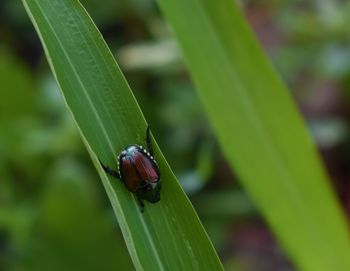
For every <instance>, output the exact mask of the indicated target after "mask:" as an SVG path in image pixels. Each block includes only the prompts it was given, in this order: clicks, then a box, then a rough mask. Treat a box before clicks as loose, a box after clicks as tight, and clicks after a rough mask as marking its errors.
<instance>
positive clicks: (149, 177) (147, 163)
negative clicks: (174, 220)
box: [100, 126, 162, 212]
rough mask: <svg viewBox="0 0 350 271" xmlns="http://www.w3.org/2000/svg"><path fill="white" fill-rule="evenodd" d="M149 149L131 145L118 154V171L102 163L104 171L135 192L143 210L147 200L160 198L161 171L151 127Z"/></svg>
mask: <svg viewBox="0 0 350 271" xmlns="http://www.w3.org/2000/svg"><path fill="white" fill-rule="evenodd" d="M146 143H147V149H145V148H143V147H142V146H138V145H129V146H127V147H126V148H125V149H124V150H122V152H121V153H120V154H119V155H118V158H117V160H118V171H115V170H113V169H112V168H110V167H108V166H105V165H104V164H102V162H101V161H100V163H101V166H102V167H103V169H104V171H105V172H106V173H107V174H109V175H111V176H113V177H116V178H118V179H119V180H121V181H122V182H123V183H124V184H125V186H126V188H127V189H128V190H129V191H130V192H132V193H134V194H135V195H136V197H137V199H138V202H139V204H140V206H141V211H142V212H143V208H144V203H143V200H146V201H148V202H151V203H156V202H158V201H159V200H160V190H161V187H162V184H161V181H160V172H159V168H158V165H157V162H156V161H155V159H154V156H153V149H152V145H151V139H150V129H149V126H148V127H147V131H146Z"/></svg>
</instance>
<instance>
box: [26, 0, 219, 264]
mask: <svg viewBox="0 0 350 271" xmlns="http://www.w3.org/2000/svg"><path fill="white" fill-rule="evenodd" d="M23 2H24V5H25V8H26V10H27V12H28V14H29V16H30V18H31V20H32V22H33V24H34V26H35V28H36V30H37V32H38V33H39V36H40V39H41V41H42V44H43V45H44V49H45V52H46V56H47V58H48V60H49V63H50V66H51V69H52V71H53V73H54V75H55V77H56V80H57V82H58V84H59V86H60V88H61V90H62V92H63V95H64V97H65V100H66V102H67V104H68V107H69V108H70V110H71V112H72V114H73V116H74V119H75V121H76V123H77V125H78V127H79V129H80V131H81V134H82V137H83V139H84V142H85V144H86V146H87V148H88V150H89V152H90V154H91V156H92V158H93V161H94V163H95V165H96V167H97V168H98V170H99V173H100V175H101V178H102V181H103V184H104V186H105V189H106V191H107V194H108V196H109V199H110V201H111V203H112V206H113V208H114V211H115V214H116V216H117V218H118V221H119V224H120V227H121V229H122V232H123V235H124V238H125V241H126V244H127V247H128V249H129V253H130V255H131V258H132V260H133V262H134V265H135V267H136V269H137V270H222V266H221V263H220V261H219V260H218V257H217V255H216V253H215V251H214V249H213V247H212V245H211V243H210V241H209V239H208V237H207V235H206V233H205V231H204V229H203V227H202V225H201V223H200V221H199V219H198V217H197V215H196V213H195V211H194V210H193V207H192V205H191V204H190V202H189V200H188V199H187V197H186V195H185V194H184V192H183V191H182V189H181V187H180V186H179V184H178V182H177V180H176V178H175V176H174V175H173V173H172V172H171V170H170V168H169V166H168V165H167V163H166V161H165V159H164V157H163V155H162V154H161V152H160V150H159V148H158V147H157V146H156V143H155V142H154V141H153V143H154V147H155V157H156V158H157V161H158V164H159V167H160V171H161V174H162V181H163V190H162V194H161V196H162V200H161V201H160V202H159V203H157V204H146V207H145V212H144V213H143V214H142V213H141V212H140V210H139V206H138V204H137V202H136V201H135V198H134V197H133V195H132V194H131V193H129V192H128V191H127V189H126V188H125V186H124V185H123V184H122V183H121V182H119V181H117V180H115V179H113V178H111V177H108V176H106V174H105V173H104V171H103V170H102V168H101V167H100V165H99V163H98V161H97V157H99V158H100V159H101V160H102V161H103V162H104V163H105V164H107V165H109V166H111V167H115V166H116V157H117V155H118V153H119V152H120V151H121V150H122V149H123V148H124V147H125V146H126V145H128V144H134V143H138V144H144V140H145V132H146V122H145V119H144V118H143V116H142V113H141V111H140V108H139V107H138V105H137V103H136V101H135V98H134V96H133V95H132V93H131V91H130V88H129V86H128V84H127V83H126V81H125V79H124V77H123V75H122V73H121V71H120V69H119V68H118V66H117V64H116V63H115V61H114V59H113V57H112V54H111V53H110V51H109V50H108V48H107V46H106V44H105V42H104V40H103V38H102V36H101V35H100V33H99V32H98V30H97V29H96V27H95V25H94V24H93V22H92V21H91V19H90V17H89V16H88V15H87V13H86V11H85V10H84V9H83V8H82V6H81V5H80V3H79V2H78V1H75V0H23ZM115 253H118V251H115Z"/></svg>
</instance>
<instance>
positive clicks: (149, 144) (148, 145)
mask: <svg viewBox="0 0 350 271" xmlns="http://www.w3.org/2000/svg"><path fill="white" fill-rule="evenodd" d="M146 143H147V149H148V152H149V154H150V155H151V156H153V148H152V144H151V135H150V127H149V124H147V131H146Z"/></svg>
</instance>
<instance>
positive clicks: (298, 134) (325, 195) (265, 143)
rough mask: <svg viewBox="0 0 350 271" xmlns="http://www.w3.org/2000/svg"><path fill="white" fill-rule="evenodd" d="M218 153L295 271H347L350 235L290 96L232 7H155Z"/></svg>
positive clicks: (228, 0) (188, 1) (192, 2)
mask: <svg viewBox="0 0 350 271" xmlns="http://www.w3.org/2000/svg"><path fill="white" fill-rule="evenodd" d="M159 3H160V5H161V8H162V9H163V11H164V13H165V15H166V17H167V18H168V20H169V22H170V24H171V26H172V27H173V29H174V31H175V34H176V36H177V38H178V40H179V42H180V45H181V46H182V49H183V53H184V56H185V60H186V61H187V64H188V67H189V69H190V71H191V73H192V76H193V79H194V81H195V82H196V84H197V86H198V92H199V95H200V97H201V99H202V102H203V104H204V105H205V108H206V110H207V113H208V116H209V118H210V121H211V123H212V126H213V128H214V130H215V132H216V134H217V136H218V138H219V141H220V144H221V147H222V150H223V152H224V154H225V156H226V157H227V159H228V161H229V162H230V164H231V166H232V168H233V169H234V170H235V172H237V174H238V175H239V178H240V180H241V182H242V184H243V185H244V187H245V188H246V189H247V191H248V192H249V193H250V195H251V197H252V198H253V200H254V201H255V203H256V204H257V206H258V207H259V208H260V210H261V211H262V213H263V215H264V216H265V218H266V219H267V221H268V222H269V224H270V226H271V227H272V229H273V231H274V232H275V234H276V235H277V237H278V238H279V239H280V242H281V243H282V244H283V246H284V247H285V248H286V250H287V251H288V253H289V255H290V257H291V258H292V260H294V261H295V264H296V265H297V266H298V267H299V268H300V269H301V270H311V271H314V270H317V271H322V270H325V271H329V270H350V256H349V255H350V242H349V240H350V239H349V232H348V229H347V226H346V225H345V222H344V217H343V214H342V212H341V210H340V207H339V205H338V203H337V202H336V199H335V196H334V193H333V191H332V189H331V188H330V186H329V180H328V179H327V177H326V174H325V172H324V169H323V167H322V164H321V163H320V159H319V157H318V154H317V152H316V150H315V146H314V144H313V142H312V140H311V139H310V136H309V134H308V133H307V131H306V128H305V124H304V122H303V120H302V118H301V116H300V114H299V113H298V112H297V109H296V107H295V105H294V104H293V102H292V100H291V97H290V94H289V93H288V90H287V89H286V88H285V86H284V85H283V84H282V83H281V81H280V79H279V78H278V76H277V75H276V73H275V72H274V70H273V68H272V67H271V64H270V63H269V61H268V60H267V58H266V56H265V55H264V53H263V52H262V50H261V48H260V47H259V45H258V43H257V41H256V40H255V38H254V36H253V35H252V33H251V31H250V29H249V27H248V26H247V24H246V22H245V20H244V17H243V15H242V14H241V12H240V10H239V9H238V7H237V6H236V4H235V1H232V0H218V1H212V0H159Z"/></svg>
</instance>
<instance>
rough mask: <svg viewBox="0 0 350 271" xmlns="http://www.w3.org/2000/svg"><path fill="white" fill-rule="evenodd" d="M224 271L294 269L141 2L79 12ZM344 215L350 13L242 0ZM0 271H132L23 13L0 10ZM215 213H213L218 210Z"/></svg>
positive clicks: (348, 204)
mask: <svg viewBox="0 0 350 271" xmlns="http://www.w3.org/2000/svg"><path fill="white" fill-rule="evenodd" d="M81 2H82V3H83V5H84V6H85V7H86V8H87V10H88V12H89V13H90V14H91V16H92V18H93V19H94V21H95V23H96V24H97V26H98V27H99V29H100V31H101V32H102V33H103V35H104V38H105V39H106V41H107V43H108V44H109V46H110V48H111V50H112V52H113V53H114V54H115V57H116V59H117V61H118V63H119V64H120V66H121V68H122V69H123V72H124V73H125V75H126V77H127V80H128V82H129V84H130V85H131V88H132V89H133V90H134V94H135V96H136V97H137V100H138V102H139V104H140V105H141V108H142V110H143V112H144V114H145V115H146V118H147V120H148V121H149V123H150V124H151V126H152V131H153V134H154V135H155V137H156V138H157V142H158V143H159V145H160V147H161V149H162V150H163V152H164V154H165V155H166V157H167V160H168V161H169V163H170V165H171V167H172V169H173V170H174V171H175V173H176V175H177V176H178V178H179V180H180V181H181V183H182V185H183V187H184V189H185V191H186V193H187V194H188V195H189V197H190V199H191V200H192V202H193V204H194V206H195V208H196V210H197V212H198V214H199V216H200V218H201V220H202V222H203V224H204V226H205V228H206V230H207V232H208V234H209V236H210V238H211V240H212V241H213V243H214V245H215V247H216V249H217V251H218V253H219V255H220V257H221V259H222V261H223V264H224V266H225V268H226V270H243V271H253V270H259V271H264V270H266V271H275V270H278V271H279V270H295V269H294V268H293V266H292V265H291V263H290V262H289V261H288V259H287V258H286V256H285V255H284V253H283V251H282V250H281V249H280V247H279V245H278V244H277V242H276V240H275V239H274V237H273V234H272V233H271V232H270V231H269V229H268V228H267V227H266V225H265V223H264V221H263V220H262V218H261V216H260V215H259V213H258V212H257V211H256V209H255V207H254V206H253V204H252V203H251V201H250V200H249V198H248V197H247V196H246V194H245V192H244V191H243V190H242V188H241V187H240V185H239V184H238V183H237V182H236V181H235V182H232V180H233V179H234V180H235V179H236V178H235V174H234V172H232V171H231V170H230V169H229V166H228V165H227V163H226V161H225V159H224V158H223V156H222V155H221V152H220V150H219V148H218V144H217V142H216V140H215V137H214V135H213V134H212V132H211V129H210V127H209V125H208V122H207V120H206V116H205V114H204V111H203V109H202V107H201V104H200V102H199V100H198V98H197V96H196V92H195V89H194V87H193V84H192V83H191V80H190V78H189V75H188V73H187V71H186V68H185V65H184V63H183V61H182V58H181V52H180V50H179V48H178V46H177V44H176V42H175V41H174V39H173V38H172V34H171V30H170V29H169V27H168V25H167V23H166V22H164V20H163V18H162V16H161V14H160V13H159V10H158V8H157V5H156V3H155V2H154V1H152V0H119V1H115V0H113V1H112V0H106V1H104V3H103V5H102V4H101V1H98V0H82V1H81ZM240 3H241V7H242V9H244V10H245V13H246V17H247V19H248V21H249V22H250V24H251V25H252V27H253V29H254V30H255V32H256V34H257V36H258V38H259V40H260V42H261V43H262V45H263V46H264V48H265V50H266V52H267V53H268V54H269V56H270V58H271V59H272V61H273V63H274V65H275V67H276V69H277V70H278V71H279V73H280V74H281V75H282V77H283V79H284V81H285V82H286V83H287V85H288V86H289V88H290V89H291V92H292V95H293V96H294V98H295V100H296V101H297V103H298V105H299V108H300V110H301V111H302V113H303V115H304V116H305V118H306V120H307V122H308V125H309V129H310V132H311V133H312V135H313V137H314V140H315V142H316V144H317V145H318V148H319V150H320V152H321V154H322V156H323V159H324V161H325V163H326V166H327V170H328V172H329V174H330V175H331V177H332V181H333V184H334V187H335V189H336V191H337V193H338V196H339V199H340V200H341V202H342V205H343V207H344V208H345V209H346V212H347V214H349V212H350V186H349V179H350V171H349V168H350V167H349V164H350V148H349V147H350V138H349V124H350V112H349V109H348V108H349V105H348V103H349V99H350V95H349V94H350V93H349V90H350V61H348V59H349V57H350V43H349V39H350V30H349V28H348V25H349V22H350V3H346V2H345V1H330V0H329V1H326V0H323V1H283V2H280V1H269V2H268V3H265V1H241V2H240ZM0 90H1V95H0V270H134V267H133V265H132V263H131V260H130V258H129V256H128V252H127V250H126V247H125V243H124V240H123V238H122V236H121V233H120V230H119V228H118V226H117V222H116V220H115V218H114V215H113V213H112V209H111V206H110V204H109V202H108V200H107V197H106V195H105V191H104V190H103V187H102V185H101V183H100V180H99V177H98V175H97V173H96V170H95V168H94V166H93V165H92V163H91V161H90V158H89V156H88V154H87V151H86V150H85V147H84V146H83V144H82V141H81V139H80V136H79V134H78V131H77V128H76V126H75V123H74V122H73V120H72V117H71V115H70V113H69V112H68V110H67V108H66V106H65V104H64V101H63V99H62V97H61V96H60V93H59V92H58V89H57V85H56V83H55V81H54V78H53V76H52V74H51V72H50V70H49V67H48V64H47V62H46V59H45V57H44V55H43V51H42V47H41V45H40V42H39V39H38V37H37V35H36V33H35V31H34V28H33V26H32V25H31V23H30V21H29V19H28V17H27V15H26V13H25V11H24V8H23V6H22V3H21V1H19V0H1V1H0ZM218 206H219V207H218Z"/></svg>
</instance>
